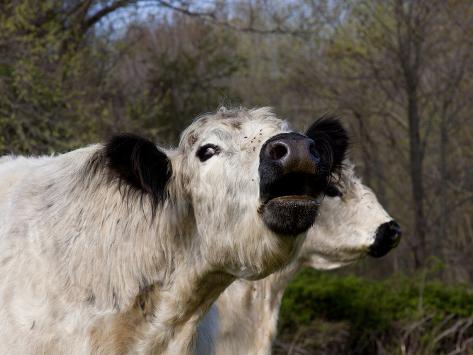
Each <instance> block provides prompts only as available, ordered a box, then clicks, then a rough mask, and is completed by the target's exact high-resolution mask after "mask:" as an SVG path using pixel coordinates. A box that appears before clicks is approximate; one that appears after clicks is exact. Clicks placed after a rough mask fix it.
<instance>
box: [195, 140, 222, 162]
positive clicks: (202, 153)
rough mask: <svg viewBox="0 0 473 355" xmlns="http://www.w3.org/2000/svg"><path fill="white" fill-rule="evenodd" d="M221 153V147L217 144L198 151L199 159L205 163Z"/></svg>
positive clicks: (204, 146) (203, 147) (206, 145)
mask: <svg viewBox="0 0 473 355" xmlns="http://www.w3.org/2000/svg"><path fill="white" fill-rule="evenodd" d="M218 153H220V147H219V146H217V145H215V144H205V145H203V146H202V147H200V148H199V149H198V150H197V154H196V155H197V157H198V158H199V159H200V161H202V162H204V161H206V160H208V159H210V158H212V157H213V156H214V155H216V154H218Z"/></svg>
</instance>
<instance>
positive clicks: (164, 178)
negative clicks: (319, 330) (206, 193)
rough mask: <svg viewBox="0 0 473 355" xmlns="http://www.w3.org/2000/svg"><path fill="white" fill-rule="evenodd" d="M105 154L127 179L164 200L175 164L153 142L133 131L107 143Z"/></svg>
mask: <svg viewBox="0 0 473 355" xmlns="http://www.w3.org/2000/svg"><path fill="white" fill-rule="evenodd" d="M105 156H106V159H107V164H108V167H109V168H110V169H111V170H112V172H113V173H114V174H116V175H118V177H119V178H120V179H122V180H123V182H125V183H126V184H128V185H130V186H131V187H133V188H135V189H138V190H141V191H143V192H145V193H148V194H150V195H151V196H152V197H153V199H154V201H155V202H157V203H159V202H161V201H163V199H164V197H165V189H166V184H167V182H168V181H169V178H170V177H171V174H172V167H171V162H170V161H169V158H168V157H167V155H166V154H165V153H164V152H162V151H161V150H159V149H158V148H157V147H156V145H155V144H154V143H153V142H151V141H150V140H147V139H145V138H142V137H139V136H136V135H133V134H121V135H116V136H114V137H112V138H111V139H110V140H109V142H108V143H107V144H106V145H105Z"/></svg>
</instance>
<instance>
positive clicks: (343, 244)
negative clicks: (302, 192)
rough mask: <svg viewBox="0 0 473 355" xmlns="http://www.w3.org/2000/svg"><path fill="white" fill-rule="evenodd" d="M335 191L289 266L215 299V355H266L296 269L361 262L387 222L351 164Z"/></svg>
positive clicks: (241, 283) (233, 287)
mask: <svg viewBox="0 0 473 355" xmlns="http://www.w3.org/2000/svg"><path fill="white" fill-rule="evenodd" d="M337 185H338V187H339V189H340V191H342V193H343V196H342V197H341V198H340V197H325V199H324V200H323V202H322V204H321V206H320V212H319V213H320V214H319V216H318V217H317V219H316V222H315V225H314V226H313V227H312V228H311V229H310V230H309V232H308V235H307V239H306V241H305V242H304V244H303V246H302V248H301V253H300V255H299V256H298V258H297V259H296V260H295V261H294V262H293V263H291V264H290V265H289V266H288V267H286V268H285V269H283V270H282V271H280V272H277V273H274V274H272V275H270V276H268V277H267V278H265V279H262V280H259V281H253V282H251V281H246V280H237V281H235V282H234V283H233V284H232V285H230V287H228V288H227V289H226V290H225V292H224V293H223V294H222V295H221V296H220V297H219V298H218V300H217V302H216V305H217V307H218V313H219V317H218V329H219V332H218V336H217V339H216V354H218V355H232V354H235V355H236V354H251V355H253V354H258V355H263V354H271V345H272V342H273V340H274V338H275V336H276V332H277V320H278V315H279V308H280V305H281V299H282V296H283V293H284V290H285V289H286V287H287V284H288V283H289V282H290V280H291V279H292V278H293V277H294V276H295V274H296V273H297V272H298V271H299V269H300V268H301V267H302V266H304V265H306V266H310V267H313V268H315V269H333V268H337V267H340V266H342V265H346V264H349V263H351V262H354V261H356V260H358V259H360V258H362V257H363V256H365V255H366V253H367V251H368V248H369V246H370V245H371V244H372V243H373V242H374V238H375V232H376V229H377V228H378V226H379V225H381V224H383V223H385V222H388V221H390V220H391V219H392V218H391V217H390V216H389V215H388V213H387V212H386V211H385V210H384V208H383V207H382V206H381V205H380V204H379V203H378V201H377V199H376V196H375V195H374V193H373V192H372V191H371V190H370V189H369V188H368V187H366V186H365V185H363V184H362V183H361V181H360V180H359V179H358V178H357V177H356V176H355V175H354V172H353V167H352V165H351V164H350V163H348V162H346V164H345V167H344V169H343V171H342V175H341V179H340V181H339V182H338V183H337ZM206 321H208V322H210V321H211V319H207V320H206ZM216 326H217V325H216Z"/></svg>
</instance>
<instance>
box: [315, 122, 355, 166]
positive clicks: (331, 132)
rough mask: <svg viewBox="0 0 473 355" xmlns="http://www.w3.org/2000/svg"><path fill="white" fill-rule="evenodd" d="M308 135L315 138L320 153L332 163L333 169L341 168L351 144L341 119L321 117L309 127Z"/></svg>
mask: <svg viewBox="0 0 473 355" xmlns="http://www.w3.org/2000/svg"><path fill="white" fill-rule="evenodd" d="M306 135H307V137H309V138H312V139H313V140H314V142H315V146H316V148H317V149H318V150H319V153H320V154H322V155H325V157H326V159H328V161H330V162H331V163H332V164H331V166H332V169H333V170H339V169H340V168H341V165H342V162H343V160H344V159H345V154H346V152H347V149H348V144H349V138H348V133H347V131H346V130H345V128H343V126H342V124H341V123H340V121H339V120H338V119H337V118H335V117H328V116H327V117H325V116H324V117H321V118H319V119H318V120H317V121H315V122H314V123H313V124H312V125H311V126H310V127H309V129H308V130H307V132H306ZM329 151H331V154H330V152H329Z"/></svg>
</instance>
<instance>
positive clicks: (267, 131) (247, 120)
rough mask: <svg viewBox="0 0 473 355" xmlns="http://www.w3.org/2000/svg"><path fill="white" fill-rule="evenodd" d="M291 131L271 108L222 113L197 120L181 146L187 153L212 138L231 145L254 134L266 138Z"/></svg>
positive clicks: (225, 111) (183, 134)
mask: <svg viewBox="0 0 473 355" xmlns="http://www.w3.org/2000/svg"><path fill="white" fill-rule="evenodd" d="M288 130H289V128H288V125H287V123H286V122H285V121H282V120H280V119H278V118H277V117H276V116H275V115H274V114H273V113H272V111H271V109H269V108H259V109H253V110H247V109H232V110H228V109H220V110H219V111H217V112H216V113H215V114H206V115H203V116H201V117H199V118H197V119H196V120H195V121H194V122H193V123H192V124H191V125H190V126H189V127H188V128H187V129H186V130H185V131H184V132H183V133H182V135H181V140H180V143H179V146H180V147H181V148H183V149H184V150H186V149H192V148H193V146H194V145H195V144H196V143H197V142H198V141H203V140H205V139H208V138H210V137H213V138H217V139H219V140H222V141H228V140H232V139H242V138H245V139H246V138H248V136H249V135H252V134H253V135H254V134H260V135H264V136H267V135H273V134H277V133H279V132H282V131H284V132H285V131H288Z"/></svg>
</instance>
